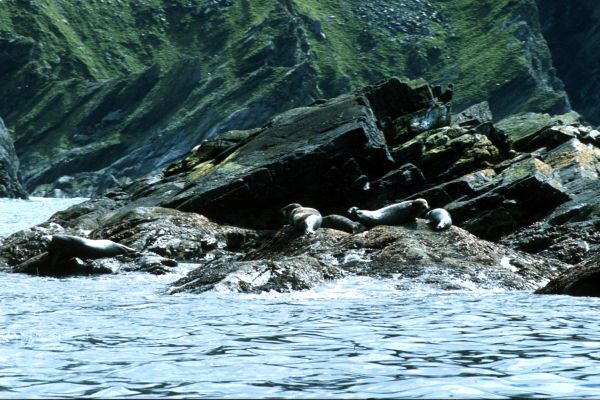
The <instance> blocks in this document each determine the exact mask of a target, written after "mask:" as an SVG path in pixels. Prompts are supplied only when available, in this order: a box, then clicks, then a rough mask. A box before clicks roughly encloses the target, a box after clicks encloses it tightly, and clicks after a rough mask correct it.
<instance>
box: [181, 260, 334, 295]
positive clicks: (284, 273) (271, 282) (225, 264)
mask: <svg viewBox="0 0 600 400" xmlns="http://www.w3.org/2000/svg"><path fill="white" fill-rule="evenodd" d="M342 275H343V273H342V271H341V270H339V269H338V268H335V267H333V266H328V265H324V264H323V263H321V262H319V261H318V260H316V259H315V258H313V257H309V256H296V257H289V258H286V257H283V258H280V259H277V260H251V261H236V260H231V259H220V260H216V261H214V262H209V263H206V264H204V265H203V266H201V267H199V268H197V269H195V270H194V271H192V272H191V273H189V274H188V275H187V276H186V277H184V278H182V279H180V280H178V281H176V282H174V283H173V284H172V285H171V291H170V293H179V292H192V293H200V292H205V291H208V290H215V291H227V292H242V293H260V292H268V291H276V292H289V291H291V290H305V289H310V288H312V287H314V286H316V285H317V284H319V283H321V282H323V281H324V280H329V279H334V278H339V277H341V276H342Z"/></svg>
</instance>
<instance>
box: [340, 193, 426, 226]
mask: <svg viewBox="0 0 600 400" xmlns="http://www.w3.org/2000/svg"><path fill="white" fill-rule="evenodd" d="M428 208H429V206H428V205H427V200H425V199H415V200H407V201H402V202H400V203H395V204H390V205H389V206H386V207H383V208H380V209H378V210H374V211H369V210H359V209H358V207H351V208H350V209H349V210H348V214H350V215H351V216H352V217H353V218H355V219H357V220H358V222H360V223H361V224H363V225H365V226H367V227H369V228H371V227H373V226H377V225H402V224H408V223H411V222H415V221H416V218H417V217H418V216H419V215H421V214H423V212H424V211H426V210H427V209H428Z"/></svg>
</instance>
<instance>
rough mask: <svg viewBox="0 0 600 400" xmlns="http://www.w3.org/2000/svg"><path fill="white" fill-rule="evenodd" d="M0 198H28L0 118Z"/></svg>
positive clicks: (6, 131)
mask: <svg viewBox="0 0 600 400" xmlns="http://www.w3.org/2000/svg"><path fill="white" fill-rule="evenodd" d="M0 68H2V67H0ZM0 197H11V198H22V199H26V198H27V192H25V190H24V189H23V187H22V186H21V182H20V181H19V160H18V158H17V153H16V152H15V147H14V144H13V141H12V139H11V137H10V134H9V133H8V129H6V126H4V121H2V118H0Z"/></svg>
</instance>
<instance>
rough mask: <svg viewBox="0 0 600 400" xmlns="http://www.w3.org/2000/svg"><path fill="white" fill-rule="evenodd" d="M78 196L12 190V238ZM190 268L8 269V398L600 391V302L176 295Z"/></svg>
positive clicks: (351, 291)
mask: <svg viewBox="0 0 600 400" xmlns="http://www.w3.org/2000/svg"><path fill="white" fill-rule="evenodd" d="M77 201H81V200H65V199H43V200H42V199H36V200H34V201H33V202H26V201H19V200H4V199H0V210H1V214H2V215H1V216H0V229H2V235H7V234H9V233H10V232H11V231H14V230H16V229H23V228H25V227H26V226H30V225H33V224H36V223H40V222H42V221H44V220H45V219H46V218H48V216H49V214H50V212H51V211H52V212H54V211H56V210H59V209H61V208H65V207H67V206H69V205H71V204H74V203H76V202H77ZM34 205H35V206H34ZM39 205H43V207H38V206H39ZM9 209H10V210H11V211H10V212H5V210H9ZM7 214H11V216H10V217H8V218H7V216H6V215H7ZM17 215H18V216H19V217H18V218H16V216H17ZM15 219H18V221H15ZM193 267H194V265H190V264H181V265H180V266H179V267H178V268H177V269H176V270H174V271H173V272H172V273H169V274H167V275H162V276H154V275H150V274H144V273H128V274H122V275H109V276H107V275H103V276H99V277H76V278H62V279H56V278H42V277H32V276H28V275H22V274H10V273H0V278H1V279H2V281H3V284H2V286H1V289H0V398H23V397H28V398H35V397H44V398H48V397H103V398H106V397H120V398H125V397H132V398H134V397H138V398H147V397H229V398H234V397H235V398H244V397H251V398H266V397H290V398H357V397H358V398H365V397H372V398H378V397H420V398H510V397H534V398H535V397H555V398H560V397H564V398H573V397H580V398H581V397H588V398H597V397H600V332H599V329H598V326H599V325H600V313H599V310H600V299H596V298H585V297H568V296H548V295H544V296H542V295H534V294H532V293H531V292H528V291H454V292H452V291H450V292H448V291H438V290H436V289H435V288H431V287H427V286H422V285H416V284H415V286H414V287H411V288H410V289H409V290H406V285H405V284H403V285H401V287H402V288H403V289H402V290H400V289H398V285H397V283H398V282H397V281H395V280H390V279H386V280H382V279H373V278H364V277H362V278H360V277H348V278H344V279H340V280H336V281H332V282H327V283H324V284H322V285H320V286H318V287H316V288H315V289H313V290H309V291H299V292H292V293H284V294H281V293H262V294H253V295H248V294H239V293H230V292H209V293H205V294H177V295H168V294H166V288H167V287H168V285H169V283H170V282H173V281H175V280H176V279H177V278H179V277H181V276H182V275H183V274H185V273H186V271H188V270H190V269H191V268H193Z"/></svg>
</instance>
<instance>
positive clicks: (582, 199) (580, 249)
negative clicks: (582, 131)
mask: <svg viewBox="0 0 600 400" xmlns="http://www.w3.org/2000/svg"><path fill="white" fill-rule="evenodd" d="M540 159H542V160H543V162H544V163H545V164H546V165H547V166H548V167H549V168H551V171H552V175H553V177H554V178H555V179H556V180H557V181H558V182H559V183H560V185H561V187H562V190H563V191H564V192H565V193H568V194H569V199H568V201H565V202H563V203H562V204H560V205H558V206H557V207H554V208H552V209H551V210H549V212H548V215H546V216H545V218H544V219H543V220H540V221H537V222H536V223H534V224H532V225H530V226H527V227H524V228H523V229H520V230H518V231H516V232H514V233H512V234H510V235H507V236H506V237H504V238H502V240H501V242H502V243H504V244H505V245H507V246H510V247H514V248H517V249H521V250H523V251H528V252H532V253H536V254H540V255H544V256H550V257H555V258H557V259H559V260H562V261H565V262H568V263H571V264H577V263H579V262H581V261H583V260H585V259H586V258H587V257H589V254H591V253H592V252H593V250H594V249H596V248H597V247H598V246H599V245H600V236H599V235H598V227H599V226H600V204H599V203H598V193H600V180H599V174H600V149H599V148H597V147H595V146H594V145H591V144H587V145H586V144H583V143H581V142H580V141H579V140H577V139H571V140H569V141H567V142H565V143H563V144H562V145H560V146H558V147H556V148H554V149H553V150H551V151H548V152H545V153H542V154H540ZM545 204H546V199H545V198H543V200H541V201H540V202H539V205H540V206H541V207H544V206H545Z"/></svg>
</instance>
